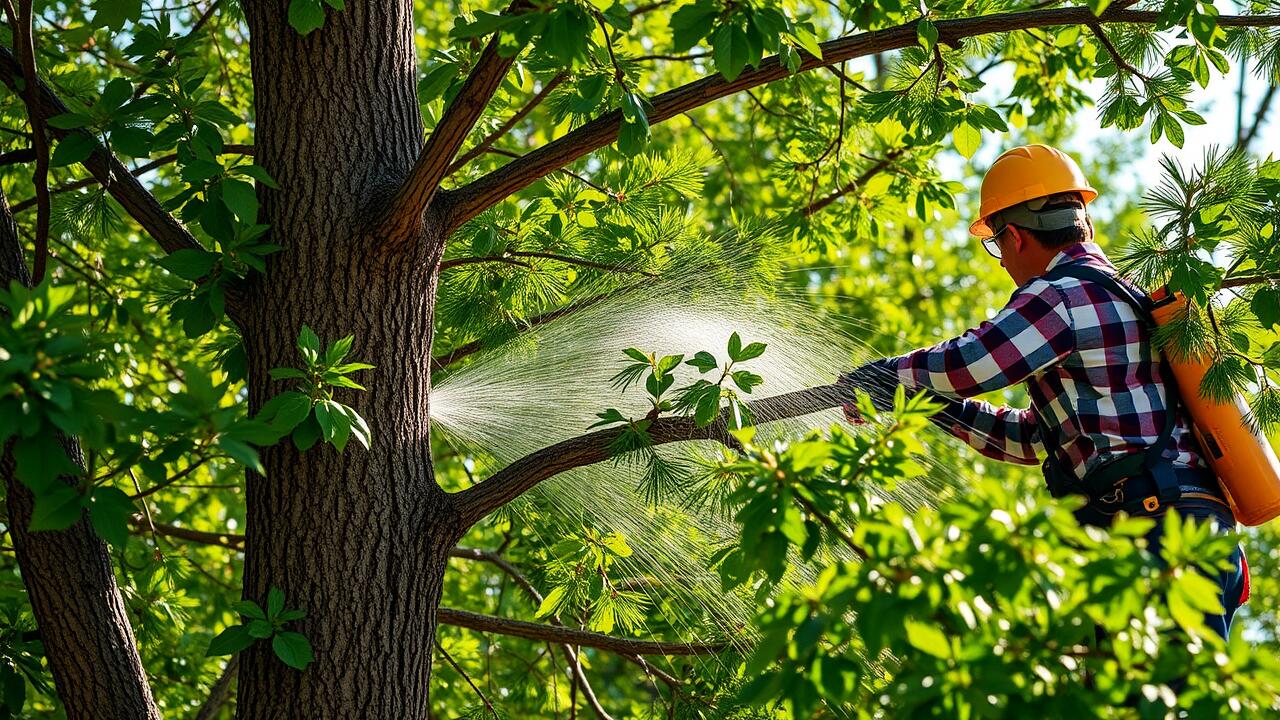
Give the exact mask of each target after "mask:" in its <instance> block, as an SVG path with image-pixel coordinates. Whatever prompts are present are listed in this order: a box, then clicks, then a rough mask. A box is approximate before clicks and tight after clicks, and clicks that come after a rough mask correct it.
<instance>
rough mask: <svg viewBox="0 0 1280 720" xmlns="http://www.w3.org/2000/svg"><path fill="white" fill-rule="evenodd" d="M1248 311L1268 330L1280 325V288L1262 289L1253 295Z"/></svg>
mask: <svg viewBox="0 0 1280 720" xmlns="http://www.w3.org/2000/svg"><path fill="white" fill-rule="evenodd" d="M1249 309H1250V310H1252V311H1253V314H1254V315H1257V316H1258V323H1259V324H1261V325H1262V327H1264V328H1266V329H1268V330H1270V329H1271V328H1273V327H1275V326H1276V325H1280V288H1276V287H1270V286H1267V287H1263V288H1259V289H1258V291H1257V292H1255V293H1254V294H1253V298H1252V299H1251V300H1250V301H1249Z"/></svg>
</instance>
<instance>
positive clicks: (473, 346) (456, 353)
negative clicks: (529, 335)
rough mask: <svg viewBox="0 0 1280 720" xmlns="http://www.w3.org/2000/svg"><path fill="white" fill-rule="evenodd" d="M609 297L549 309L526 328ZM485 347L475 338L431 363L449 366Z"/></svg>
mask: <svg viewBox="0 0 1280 720" xmlns="http://www.w3.org/2000/svg"><path fill="white" fill-rule="evenodd" d="M608 298H609V294H607V293H604V294H600V295H595V296H592V297H589V298H586V299H584V300H579V301H578V302H575V303H570V304H569V305H566V306H564V307H562V308H556V309H555V310H549V311H547V312H545V313H542V314H541V315H535V316H534V317H533V318H531V319H530V320H529V322H528V323H527V324H526V325H525V329H526V330H527V329H529V328H535V327H537V326H539V325H543V324H545V323H549V322H551V321H552V320H555V319H556V318H561V317H564V316H565V315H569V314H572V313H575V312H577V311H579V310H583V309H585V308H588V307H591V306H592V305H595V304H596V303H598V302H601V301H603V300H606V299H608ZM483 347H484V343H483V342H482V341H480V340H473V341H471V342H469V343H467V344H465V345H459V346H458V347H456V348H454V349H453V350H450V351H449V352H447V353H445V354H444V355H439V356H437V357H433V358H431V363H432V365H433V366H434V367H435V368H436V369H440V368H444V367H448V366H450V365H452V364H453V363H456V362H458V361H459V360H461V359H463V358H465V357H467V356H469V355H474V354H475V353H477V352H479V351H480V350H481V349H482V348H483Z"/></svg>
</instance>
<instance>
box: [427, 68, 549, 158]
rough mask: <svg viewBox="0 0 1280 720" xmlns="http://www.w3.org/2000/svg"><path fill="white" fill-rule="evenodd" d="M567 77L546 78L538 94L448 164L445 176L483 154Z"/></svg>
mask: <svg viewBox="0 0 1280 720" xmlns="http://www.w3.org/2000/svg"><path fill="white" fill-rule="evenodd" d="M567 77H568V75H567V74H565V73H560V74H559V75H556V76H555V77H553V78H551V79H550V80H548V81H547V83H546V84H545V85H543V86H542V89H541V90H539V91H538V94H536V95H534V96H533V97H532V98H530V99H529V102H527V103H525V104H524V107H522V108H520V109H519V110H517V111H516V113H515V114H514V115H512V116H511V117H510V118H507V121H506V122H504V123H502V125H501V126H499V127H498V129H497V130H494V131H493V132H491V133H489V136H488V137H486V138H485V139H484V140H481V141H480V142H479V143H478V144H477V145H476V146H475V147H473V148H471V149H470V150H468V151H466V152H465V153H463V154H462V155H461V156H459V157H458V159H457V160H454V161H453V164H452V165H450V166H449V169H448V170H445V173H444V174H445V176H446V177H448V176H449V175H452V174H454V173H455V172H457V171H459V170H461V169H462V168H463V166H464V165H466V164H467V163H469V162H471V161H472V160H475V159H476V158H478V157H480V156H481V155H483V154H484V153H485V151H487V150H488V149H489V148H490V147H492V146H493V144H494V143H496V142H498V140H499V139H500V138H501V137H502V136H503V135H506V134H507V133H508V132H510V131H511V128H513V127H515V126H516V124H517V123H519V122H520V121H521V120H523V119H525V118H526V117H528V115H529V113H531V112H533V110H534V108H536V107H538V105H540V104H542V101H543V100H546V99H547V96H548V95H550V94H551V91H552V90H555V89H556V88H557V87H559V86H560V83H562V82H564V80H565V78H567Z"/></svg>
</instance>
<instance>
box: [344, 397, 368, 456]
mask: <svg viewBox="0 0 1280 720" xmlns="http://www.w3.org/2000/svg"><path fill="white" fill-rule="evenodd" d="M339 407H341V408H342V411H343V412H344V413H345V414H346V416H347V421H348V425H349V426H350V428H351V434H352V435H354V436H355V439H356V442H358V443H360V444H361V445H363V446H364V449H365V450H368V449H369V448H370V447H371V446H372V445H373V432H372V431H371V430H370V429H369V423H367V422H365V419H364V418H363V417H361V415H360V413H358V412H356V409H355V408H353V407H351V406H349V405H339Z"/></svg>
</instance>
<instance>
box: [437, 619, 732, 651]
mask: <svg viewBox="0 0 1280 720" xmlns="http://www.w3.org/2000/svg"><path fill="white" fill-rule="evenodd" d="M436 621H437V622H440V623H443V624H445V625H453V626H454V627H461V628H467V629H468V630H476V631H479V632H486V633H495V634H498V635H508V636H511V637H518V638H524V639H526V640H537V641H543V642H552V643H557V644H560V645H572V646H575V647H589V648H595V649H596V650H604V651H607V652H611V653H618V654H620V655H666V656H676V655H715V654H718V653H721V652H724V651H726V650H729V649H731V646H730V645H729V644H728V643H685V642H658V641H654V640H631V639H629V638H619V637H613V636H612V635H605V634H604V633H597V632H591V631H589V630H577V629H575V628H570V627H557V626H555V625H546V624H543V623H531V622H525V621H523V620H510V619H507V618H500V617H494V616H493V615H481V614H480V613H473V612H468V611H466V610H457V609H454V608H447V607H442V608H440V609H439V610H437V611H436Z"/></svg>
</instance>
